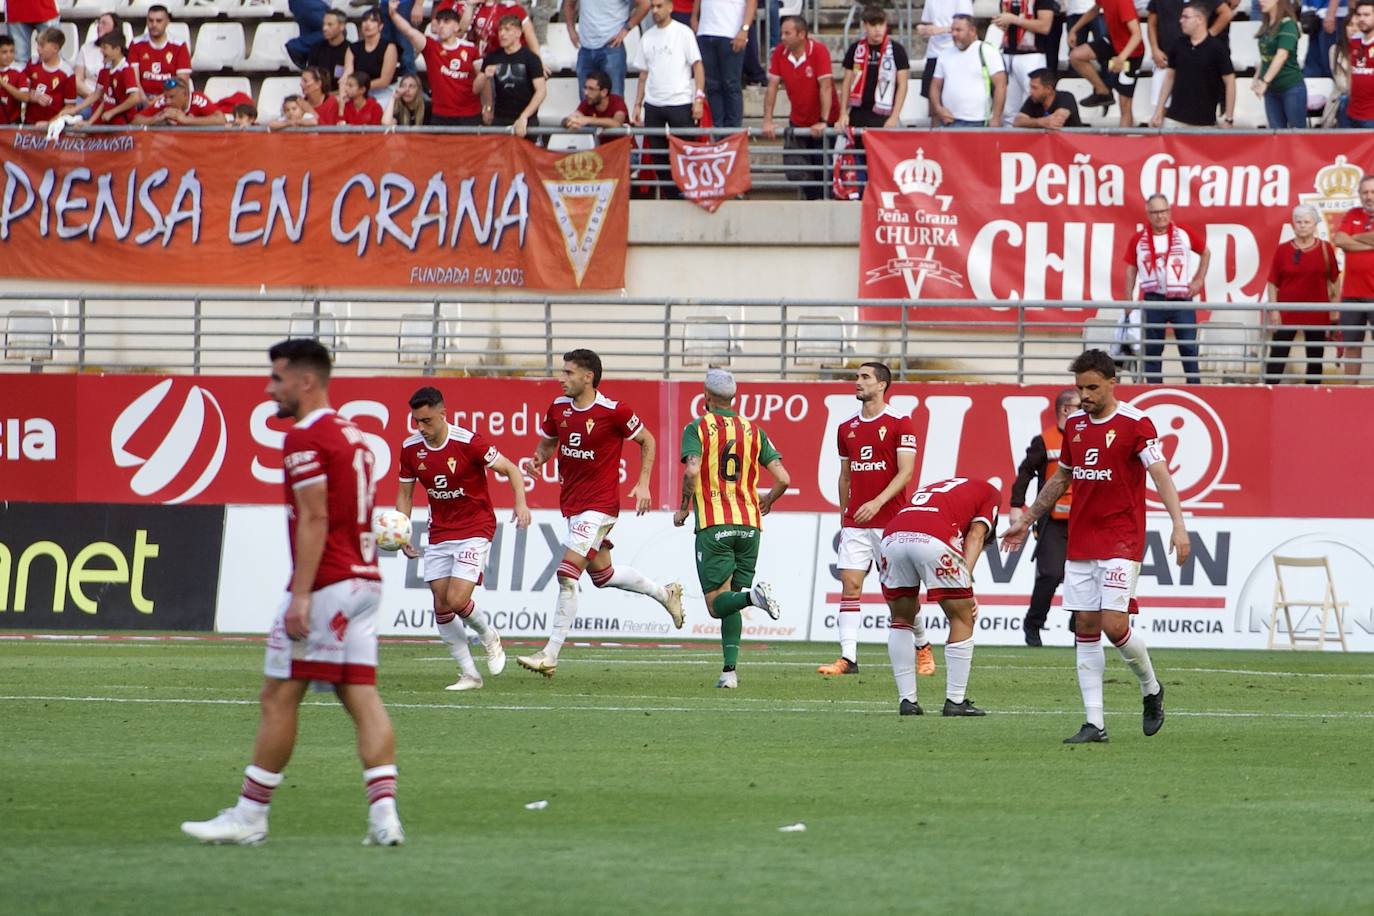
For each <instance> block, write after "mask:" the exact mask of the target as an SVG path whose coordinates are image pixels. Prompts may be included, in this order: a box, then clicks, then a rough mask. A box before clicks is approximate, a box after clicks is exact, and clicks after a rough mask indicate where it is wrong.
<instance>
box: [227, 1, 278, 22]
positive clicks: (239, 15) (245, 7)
mask: <svg viewBox="0 0 1374 916" xmlns="http://www.w3.org/2000/svg"><path fill="white" fill-rule="evenodd" d="M290 15H291V7H290V6H289V5H288V2H287V0H243V2H242V3H241V4H240V5H239V7H238V10H237V11H236V12H232V13H230V16H232V17H234V18H236V19H271V18H272V17H273V16H290Z"/></svg>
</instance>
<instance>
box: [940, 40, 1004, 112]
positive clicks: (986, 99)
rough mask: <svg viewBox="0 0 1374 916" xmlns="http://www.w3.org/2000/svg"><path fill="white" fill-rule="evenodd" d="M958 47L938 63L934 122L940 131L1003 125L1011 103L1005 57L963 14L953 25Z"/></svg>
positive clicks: (955, 45)
mask: <svg viewBox="0 0 1374 916" xmlns="http://www.w3.org/2000/svg"><path fill="white" fill-rule="evenodd" d="M949 34H950V37H951V38H953V39H954V47H952V48H950V49H949V50H947V51H945V53H943V54H941V55H940V58H939V60H938V61H936V63H935V79H933V80H931V83H930V113H931V122H932V124H933V125H934V126H936V127H941V126H943V127H987V126H988V125H989V124H1000V123H1001V121H1002V107H1003V105H1005V104H1006V101H1007V74H1006V71H1005V69H1004V67H1003V66H1002V55H1001V54H999V53H997V49H996V48H994V47H992V46H991V45H989V44H987V43H986V42H984V41H980V40H979V38H978V29H977V28H976V27H975V26H974V23H973V17H972V16H967V15H964V14H963V13H959V14H957V15H956V16H955V17H954V22H953V23H952V24H951V25H950V33H949Z"/></svg>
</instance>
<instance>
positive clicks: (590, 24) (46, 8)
mask: <svg viewBox="0 0 1374 916" xmlns="http://www.w3.org/2000/svg"><path fill="white" fill-rule="evenodd" d="M1306 2H1307V3H1311V4H1316V5H1314V6H1310V7H1309V6H1303V7H1301V8H1299V7H1298V6H1297V5H1296V3H1297V0H1255V2H1253V3H1251V4H1250V5H1249V8H1248V9H1241V8H1240V7H1241V5H1242V3H1243V0H1193V2H1184V0H1135V2H1132V0H1100V2H1097V3H1087V2H1085V0H1058V2H1057V0H1000V6H999V7H998V9H999V12H998V13H997V14H996V15H995V16H993V17H992V18H991V19H990V21H989V22H988V24H987V28H986V30H985V34H984V37H981V38H980V36H979V30H978V24H977V22H975V20H974V9H973V2H972V0H926V2H925V3H924V4H923V8H922V12H921V24H920V25H919V26H918V27H917V29H916V32H917V33H918V34H919V35H920V36H922V37H924V38H925V39H926V42H927V45H926V57H925V60H924V64H923V66H921V67H920V79H919V92H920V95H921V96H923V97H925V98H926V99H928V104H929V109H928V110H929V120H930V123H931V125H932V126H934V127H969V126H981V127H987V126H998V125H1001V126H1005V127H1018V128H1032V129H1061V128H1072V127H1077V126H1081V125H1082V124H1083V119H1082V117H1081V111H1082V109H1091V108H1096V107H1101V108H1102V109H1103V111H1104V113H1105V111H1106V110H1107V109H1108V108H1109V107H1110V106H1111V105H1113V104H1115V105H1116V106H1117V108H1118V111H1119V114H1120V124H1121V126H1137V119H1136V118H1135V108H1136V106H1135V105H1134V104H1133V99H1134V95H1135V89H1136V86H1137V84H1138V80H1139V78H1140V76H1141V75H1142V71H1147V70H1152V71H1153V79H1151V80H1150V81H1149V84H1150V94H1151V106H1150V109H1151V110H1152V111H1153V117H1152V118H1151V119H1150V121H1149V123H1150V124H1151V125H1152V126H1155V127H1159V126H1163V125H1165V124H1168V125H1171V126H1180V127H1212V126H1217V127H1220V128H1226V127H1230V126H1231V125H1232V124H1233V123H1234V120H1235V112H1236V105H1237V98H1236V96H1237V93H1238V92H1239V91H1242V89H1241V86H1240V84H1239V83H1238V82H1237V80H1236V70H1237V67H1236V66H1234V65H1233V63H1232V56H1233V55H1232V49H1231V43H1230V30H1231V25H1232V23H1233V21H1234V20H1235V19H1236V18H1237V17H1241V18H1245V17H1248V18H1251V19H1256V20H1259V22H1260V25H1259V28H1258V30H1257V32H1256V33H1255V34H1256V42H1257V45H1258V60H1259V64H1258V67H1256V68H1255V75H1254V78H1253V79H1252V80H1250V81H1249V83H1248V88H1246V89H1244V90H1243V91H1250V92H1253V93H1254V94H1256V95H1257V96H1259V97H1260V98H1262V100H1263V105H1264V110H1265V121H1266V123H1267V124H1268V126H1269V127H1270V128H1275V129H1288V128H1301V127H1307V126H1308V124H1309V120H1310V119H1312V120H1315V121H1316V122H1317V123H1319V124H1321V125H1322V126H1340V127H1367V126H1371V125H1374V60H1371V56H1372V55H1374V51H1371V49H1374V0H1370V2H1356V3H1353V4H1349V5H1348V6H1347V4H1346V0H1329V2H1326V0H1306ZM1061 3H1062V5H1061ZM354 5H355V6H358V5H363V3H362V0H354ZM767 8H768V17H769V25H770V27H769V30H768V34H769V36H770V40H771V42H772V44H773V47H772V48H771V49H769V50H768V51H767V53H766V55H765V56H766V59H767V67H766V71H765V70H764V68H763V66H762V65H761V63H760V61H761V57H760V52H759V50H758V44H759V42H758V41H757V39H758V35H757V34H756V33H757V32H758V29H756V28H754V24H755V18H756V12H757V2H756V0H693V2H690V3H689V2H686V0H660V2H657V3H654V2H651V0H564V2H563V4H562V7H561V15H562V19H563V22H562V23H557V24H550V26H549V28H550V30H552V29H566V31H567V41H568V42H569V43H570V44H571V45H572V47H573V48H574V49H575V51H576V74H577V86H578V93H579V95H581V97H582V104H581V105H580V106H579V107H578V109H577V110H576V111H574V112H567V111H559V112H554V113H552V114H554V115H555V117H552V118H551V117H548V116H547V115H546V116H545V117H544V121H543V123H545V124H554V123H561V124H563V125H564V126H567V127H572V128H588V127H600V128H607V127H616V126H621V125H623V124H625V123H632V124H637V125H643V126H649V127H653V126H664V125H668V126H672V127H684V126H691V125H693V124H697V125H701V126H707V127H710V126H714V127H721V128H731V127H740V126H742V125H743V123H744V105H743V90H744V87H745V86H746V85H748V84H750V83H764V82H766V84H767V95H766V99H765V104H764V111H763V123H762V127H763V133H764V135H765V136H767V137H770V138H772V137H774V136H776V135H777V133H778V129H777V125H776V123H775V120H774V111H775V108H776V101H777V97H778V95H779V91H780V90H781V91H784V92H785V93H786V94H787V96H788V99H789V102H790V114H789V116H788V124H787V128H785V129H784V130H783V131H782V133H783V134H784V140H785V142H786V143H787V144H788V145H789V147H791V148H795V149H798V150H801V151H808V150H813V149H816V148H818V147H819V146H820V145H821V144H822V142H823V139H822V138H823V135H824V134H825V128H826V127H839V128H841V129H844V128H846V127H849V126H852V127H855V128H883V127H897V126H900V125H901V124H902V123H905V124H907V125H908V126H910V125H911V120H912V119H911V118H910V117H909V116H907V117H906V119H905V121H903V120H902V119H903V111H904V105H905V102H906V100H907V87H908V81H909V77H910V76H911V74H912V70H913V68H912V59H911V57H910V55H909V53H908V50H907V49H906V48H905V47H903V45H902V44H901V43H900V42H899V41H898V40H896V38H894V37H893V34H892V30H891V28H890V22H889V17H888V15H887V13H886V12H885V11H884V10H883V9H882V8H880V7H877V6H874V7H869V8H866V9H864V10H863V12H862V15H861V17H860V18H861V20H862V35H861V36H860V37H859V39H858V40H857V41H855V42H853V43H851V44H850V45H849V46H848V48H847V49H846V51H845V54H844V56H843V58H842V59H841V61H840V68H839V72H838V73H837V72H836V70H835V67H834V64H833V63H832V59H831V54H830V51H829V49H828V48H827V46H826V44H825V43H824V42H823V41H821V40H820V39H818V38H814V37H812V35H811V30H810V27H809V25H808V23H807V21H806V20H805V19H804V18H803V17H801V16H787V17H782V18H781V19H779V17H778V15H777V13H778V3H777V0H770V2H768V3H767ZM290 9H291V12H292V15H293V16H294V18H295V20H296V24H297V26H298V31H299V34H296V35H293V36H291V37H290V38H289V39H288V40H286V41H285V47H284V49H283V50H284V60H283V62H285V60H287V59H289V61H290V63H291V64H292V65H294V67H296V68H298V69H300V70H301V71H302V75H301V77H300V79H301V87H300V90H301V91H300V93H299V94H298V95H294V96H292V97H291V98H290V99H289V101H288V102H286V103H285V104H283V110H282V112H281V114H280V116H278V115H277V113H276V112H275V111H272V112H266V113H265V114H267V115H268V116H269V120H270V126H273V127H278V128H287V127H300V126H329V125H395V126H402V127H406V126H424V125H440V126H443V125H450V126H480V125H495V126H504V127H510V128H512V129H513V130H514V131H515V132H516V133H517V134H520V135H524V134H525V133H526V131H527V129H528V128H529V127H533V126H537V125H539V124H540V123H541V122H540V108H541V106H542V105H543V103H544V101H545V99H546V90H547V82H548V79H549V78H550V77H551V76H552V75H553V74H552V73H551V72H550V67H549V66H548V64H547V63H546V62H545V61H544V59H543V56H542V55H541V45H540V40H539V37H538V34H537V32H536V29H535V25H534V22H533V20H532V19H531V17H530V15H529V12H528V10H527V9H526V8H525V7H524V6H522V5H521V4H519V3H516V2H509V0H486V2H480V3H479V2H477V0H436V2H434V3H433V4H432V9H431V10H430V17H431V18H430V19H429V21H428V23H426V21H425V4H424V3H423V2H421V3H415V2H414V0H399V2H391V3H389V4H388V5H383V6H370V5H369V6H366V8H365V9H363V11H362V13H361V15H360V16H359V17H358V19H357V21H356V23H350V22H349V19H348V16H347V14H346V13H345V12H344V11H343V10H340V9H337V8H332V7H330V6H329V5H328V4H327V3H326V2H324V0H292V2H291V4H290ZM61 24H62V23H61V20H60V17H59V7H58V2H57V0H9V2H8V3H7V4H6V21H5V26H4V31H5V33H6V34H4V35H0V89H3V92H0V123H4V124H17V123H22V124H31V125H42V124H46V123H49V122H51V121H52V120H53V119H54V118H57V117H59V116H68V115H76V116H80V117H81V118H82V119H83V120H84V121H86V122H88V123H99V124H107V125H121V124H134V123H138V124H145V125H146V124H164V125H180V124H209V123H213V122H214V118H215V117H221V118H223V119H224V121H226V122H230V123H235V124H238V125H247V124H251V123H255V122H256V121H257V120H258V118H257V113H256V110H255V108H254V105H253V99H252V98H251V97H249V96H248V95H247V94H246V93H233V94H230V95H228V96H227V97H224V98H218V99H210V98H207V97H206V96H205V95H203V94H198V93H197V92H196V91H195V88H196V87H195V86H194V83H193V82H192V77H193V74H192V63H191V57H192V55H191V49H190V47H189V34H187V33H184V32H183V34H187V38H186V40H185V41H178V40H177V38H176V37H173V36H172V35H171V34H170V31H169V26H170V25H171V24H172V14H171V13H170V12H169V10H168V8H167V7H165V6H162V5H154V6H151V7H150V8H149V10H148V13H147V15H146V19H145V21H144V22H143V27H144V30H143V31H142V33H141V34H139V35H138V36H137V37H136V38H132V40H131V36H132V33H133V29H132V28H131V27H130V25H129V24H126V23H125V22H123V21H122V19H121V17H120V16H119V15H118V14H117V13H115V12H106V13H104V14H103V15H101V16H100V17H99V19H98V20H97V23H96V25H95V27H94V28H93V29H92V30H91V33H90V34H89V35H88V37H89V38H90V40H89V41H88V42H87V43H86V44H85V45H83V46H82V47H81V48H80V50H79V51H78V52H77V53H75V54H74V55H73V54H72V49H71V48H67V49H66V57H65V59H64V56H63V49H64V47H65V45H66V44H67V42H68V41H70V40H71V39H70V37H69V36H71V35H73V34H75V30H74V29H69V30H68V31H67V32H65V33H64V32H63V31H62V30H61V28H60V26H61ZM354 27H356V39H354V40H350V38H349V34H350V29H353V28H354ZM1304 31H1305V32H1306V33H1307V34H1308V36H1309V37H1308V41H1307V44H1306V56H1305V58H1304V59H1303V60H1299V59H1298V55H1299V50H1300V45H1301V37H1302V34H1303V32H1304ZM632 36H633V37H635V38H637V39H638V40H637V41H634V42H631V41H630V38H631V37H632ZM632 43H633V44H634V48H633V54H632V55H631V52H630V48H629V47H628V46H629V45H630V44H632ZM1065 43H1066V44H1067V46H1068V48H1069V51H1068V54H1067V61H1068V67H1069V69H1070V71H1072V75H1073V76H1075V77H1077V78H1079V79H1081V80H1083V81H1086V83H1087V85H1088V86H1090V87H1091V92H1090V93H1089V94H1088V95H1086V96H1084V97H1082V98H1080V99H1075V98H1074V97H1073V95H1072V94H1071V93H1069V92H1065V91H1062V90H1061V89H1060V88H1059V87H1058V83H1059V79H1060V77H1061V75H1069V74H1061V73H1060V72H1058V70H1059V65H1060V51H1061V45H1062V44H1065ZM632 68H633V69H634V70H636V71H638V72H639V73H641V74H642V75H643V77H644V78H643V79H642V80H640V81H639V85H638V98H636V99H634V100H633V104H631V100H628V99H627V98H626V74H627V72H628V71H629V70H630V69H632ZM1305 77H1323V78H1330V79H1332V81H1333V89H1332V92H1331V95H1330V98H1328V99H1326V100H1325V105H1324V106H1320V111H1316V110H1314V109H1316V108H1317V107H1319V103H1320V102H1321V100H1319V99H1309V98H1308V87H1307V84H1306V82H1305V79H1304V78H1305ZM178 80H181V81H182V83H178V82H177V81H178ZM589 84H590V88H589ZM169 93H171V94H173V95H174V98H173V99H172V100H170V101H162V100H163V99H164V96H166V95H168V94H169ZM183 93H184V94H185V95H186V96H187V98H186V100H184V101H183V100H182V94H183ZM841 99H843V104H841ZM178 112H180V113H178Z"/></svg>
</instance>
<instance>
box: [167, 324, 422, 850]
mask: <svg viewBox="0 0 1374 916" xmlns="http://www.w3.org/2000/svg"><path fill="white" fill-rule="evenodd" d="M268 353H269V355H270V356H271V359H272V379H271V382H270V383H269V384H268V386H267V394H268V396H269V397H271V398H272V399H273V400H274V401H276V402H277V416H278V417H281V418H288V417H293V418H295V420H296V425H295V426H293V427H292V428H291V429H290V430H289V431H288V432H287V433H286V441H285V443H284V444H283V446H282V468H283V469H284V471H285V482H286V494H287V507H288V509H287V527H288V531H289V534H290V539H291V561H292V573H291V583H290V591H289V592H288V593H287V595H286V597H285V599H284V600H283V602H282V607H281V610H280V611H278V613H277V618H276V621H275V622H274V623H273V624H272V629H271V632H270V633H269V634H268V637H267V663H266V665H265V671H266V675H267V676H266V678H265V680H264V682H263V686H262V695H261V699H262V719H261V722H260V723H259V725H258V736H257V741H256V743H255V744H254V746H253V762H252V764H251V765H250V766H249V767H248V768H247V769H246V770H245V771H244V779H243V790H242V794H241V795H240V796H239V800H238V804H237V805H235V806H234V807H232V808H226V809H224V810H223V811H221V812H220V813H219V816H218V817H215V818H212V819H211V820H208V821H187V822H185V823H183V824H182V825H181V829H182V832H183V833H186V834H188V835H189V836H192V837H195V838H196V839H198V840H202V841H204V842H207V843H238V844H242V845H255V844H257V843H261V842H263V841H264V840H266V839H267V813H268V806H269V805H270V804H271V803H272V792H273V790H275V789H276V788H277V786H279V785H281V781H282V770H284V769H285V768H286V763H287V761H288V760H290V759H291V751H292V749H293V748H294V747H295V743H296V718H297V715H298V707H299V706H300V702H301V698H302V697H304V696H305V691H306V688H307V687H309V686H310V682H311V681H320V682H324V683H326V684H333V685H334V692H335V693H336V694H337V695H338V698H339V702H341V703H342V704H343V706H344V708H345V709H346V710H348V714H349V715H350V716H351V717H352V718H353V723H354V726H355V727H356V728H357V732H358V755H359V756H360V757H361V758H362V763H363V783H364V785H365V786H366V790H367V800H368V804H369V809H368V815H367V836H366V837H364V838H363V844H364V845H372V844H375V845H379V846H399V845H400V844H401V843H403V842H405V833H404V832H403V831H402V830H401V821H400V818H398V817H397V815H396V739H395V737H394V736H393V734H392V731H391V720H390V719H389V718H388V717H387V714H386V707H384V706H383V705H382V699H381V696H380V695H379V694H378V693H377V686H376V685H377V621H376V612H377V606H378V603H379V601H380V599H381V593H382V587H381V581H380V580H381V576H380V575H379V574H378V572H377V551H376V545H375V543H374V541H373V536H372V492H373V481H372V452H371V451H370V450H369V449H368V447H367V445H366V443H365V442H364V441H363V435H362V433H361V432H360V431H359V430H358V428H357V427H356V426H354V425H353V424H352V423H350V422H348V421H347V420H345V419H343V418H341V417H340V416H339V415H338V414H336V413H334V411H333V410H332V409H331V408H330V406H329V399H328V390H327V389H328V386H329V373H330V369H331V364H330V358H329V351H328V350H326V349H325V348H324V346H323V345H322V344H321V343H320V342H319V341H316V340H284V341H282V342H281V343H279V344H277V345H275V346H274V347H272V349H271V350H269V351H268Z"/></svg>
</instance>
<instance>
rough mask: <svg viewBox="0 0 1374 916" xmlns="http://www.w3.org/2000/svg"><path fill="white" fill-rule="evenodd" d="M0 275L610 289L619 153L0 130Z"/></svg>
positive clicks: (317, 138)
mask: <svg viewBox="0 0 1374 916" xmlns="http://www.w3.org/2000/svg"><path fill="white" fill-rule="evenodd" d="M0 141H3V142H4V146H5V147H6V149H5V157H4V160H5V161H4V168H3V175H0V179H3V182H2V183H0V276H9V277H34V278H42V279H58V280H95V281H100V282H108V283H205V284H210V285H229V286H259V285H263V284H265V285H267V286H388V287H424V288H433V287H515V288H526V289H541V290H549V289H557V290H569V289H618V288H620V287H622V286H624V285H625V249H626V243H627V237H628V228H629V204H628V201H629V161H630V160H629V152H630V141H629V140H628V139H618V140H612V141H610V142H608V143H604V144H602V145H601V146H599V147H597V148H596V149H594V150H582V151H578V152H572V153H563V154H559V153H551V152H547V151H545V150H541V149H538V148H536V147H535V146H534V145H533V144H531V143H529V142H528V141H525V140H520V139H516V138H514V137H508V136H494V137H479V136H470V137H466V136H465V137H459V136H454V135H443V134H407V133H386V134H383V133H342V132H340V133H334V132H330V133H323V132H321V133H289V132H283V133H273V134H265V133H191V132H187V133H175V132H164V131H141V132H133V133H126V134H109V133H99V134H95V133H92V134H86V135H80V134H71V135H68V136H65V137H62V138H60V139H58V140H57V141H55V142H50V141H48V140H47V139H46V138H45V137H44V135H43V134H41V133H32V132H19V131H0Z"/></svg>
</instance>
